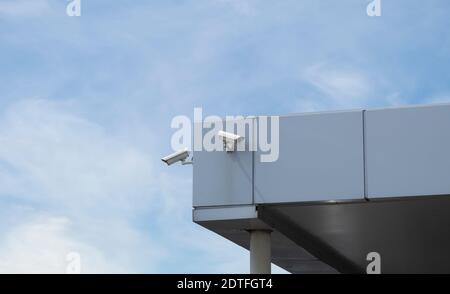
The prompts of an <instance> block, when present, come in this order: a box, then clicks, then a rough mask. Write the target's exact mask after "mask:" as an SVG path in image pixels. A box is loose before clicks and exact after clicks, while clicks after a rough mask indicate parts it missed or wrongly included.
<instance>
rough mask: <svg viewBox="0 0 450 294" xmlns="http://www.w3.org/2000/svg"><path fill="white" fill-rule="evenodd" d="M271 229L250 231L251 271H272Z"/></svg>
mask: <svg viewBox="0 0 450 294" xmlns="http://www.w3.org/2000/svg"><path fill="white" fill-rule="evenodd" d="M270 234H271V232H270V231H266V230H254V231H250V273H251V274H270V273H271V253H270V250H271V240H270Z"/></svg>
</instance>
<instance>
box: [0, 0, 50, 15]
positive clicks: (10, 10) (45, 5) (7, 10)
mask: <svg viewBox="0 0 450 294" xmlns="http://www.w3.org/2000/svg"><path fill="white" fill-rule="evenodd" d="M49 11H50V4H49V1H48V0H2V1H1V2H0V18H1V17H2V16H4V17H36V16H43V15H45V14H47V13H48V12H49Z"/></svg>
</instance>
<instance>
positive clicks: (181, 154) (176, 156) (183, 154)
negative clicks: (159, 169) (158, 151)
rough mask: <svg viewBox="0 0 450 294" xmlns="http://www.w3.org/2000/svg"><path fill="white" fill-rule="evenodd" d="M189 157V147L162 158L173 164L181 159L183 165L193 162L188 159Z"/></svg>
mask: <svg viewBox="0 0 450 294" xmlns="http://www.w3.org/2000/svg"><path fill="white" fill-rule="evenodd" d="M188 157H189V151H188V150H187V149H183V150H180V151H177V152H175V153H172V154H170V155H167V156H166V157H163V158H161V160H162V161H164V162H165V163H166V164H167V165H172V164H174V163H177V162H179V161H180V162H181V164H182V165H185V164H192V161H186V159H187V158H188Z"/></svg>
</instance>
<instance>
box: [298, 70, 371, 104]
mask: <svg viewBox="0 0 450 294" xmlns="http://www.w3.org/2000/svg"><path fill="white" fill-rule="evenodd" d="M302 77H303V79H304V80H306V81H307V82H308V83H310V84H311V85H312V86H314V87H315V88H316V89H317V90H319V91H320V93H321V94H322V95H325V98H327V99H329V103H331V104H332V105H333V106H337V107H355V106H361V105H363V104H364V103H365V102H367V101H368V98H369V95H370V92H371V89H372V85H371V82H370V79H369V78H368V77H367V76H366V75H365V74H364V73H362V72H360V71H357V70H353V69H342V68H340V67H337V66H330V65H325V64H317V65H314V66H311V67H308V68H307V69H306V70H305V71H304V72H303V74H302Z"/></svg>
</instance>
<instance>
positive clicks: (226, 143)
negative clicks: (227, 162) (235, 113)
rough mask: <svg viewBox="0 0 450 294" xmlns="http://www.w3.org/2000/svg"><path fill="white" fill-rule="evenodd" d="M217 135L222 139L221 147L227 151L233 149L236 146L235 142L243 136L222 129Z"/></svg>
mask: <svg viewBox="0 0 450 294" xmlns="http://www.w3.org/2000/svg"><path fill="white" fill-rule="evenodd" d="M217 135H218V137H219V138H220V139H222V141H223V147H224V149H225V150H226V151H227V152H233V151H235V150H236V147H237V143H239V141H241V140H243V139H244V137H242V136H239V135H236V134H233V133H228V132H224V131H219V133H218V134H217Z"/></svg>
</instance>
